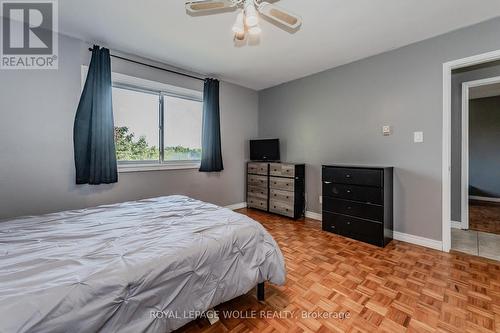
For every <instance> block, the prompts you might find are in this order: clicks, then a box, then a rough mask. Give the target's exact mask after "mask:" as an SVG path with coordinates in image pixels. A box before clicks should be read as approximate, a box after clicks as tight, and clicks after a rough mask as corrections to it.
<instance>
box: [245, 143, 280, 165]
mask: <svg viewBox="0 0 500 333" xmlns="http://www.w3.org/2000/svg"><path fill="white" fill-rule="evenodd" d="M250 160H252V161H279V160H280V140H279V139H265V140H250Z"/></svg>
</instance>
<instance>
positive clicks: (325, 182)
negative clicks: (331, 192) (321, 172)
mask: <svg viewBox="0 0 500 333" xmlns="http://www.w3.org/2000/svg"><path fill="white" fill-rule="evenodd" d="M323 183H324V184H331V183H332V182H327V181H324V182H323Z"/></svg>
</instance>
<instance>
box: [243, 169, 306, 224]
mask: <svg viewBox="0 0 500 333" xmlns="http://www.w3.org/2000/svg"><path fill="white" fill-rule="evenodd" d="M304 176H305V165H304V164H294V163H266V162H248V164H247V206H248V207H250V208H257V209H261V210H264V211H266V212H271V213H275V214H279V215H284V216H288V217H291V218H294V219H298V218H300V217H302V216H303V215H304V205H305V200H304V197H305V195H304V190H305V184H304Z"/></svg>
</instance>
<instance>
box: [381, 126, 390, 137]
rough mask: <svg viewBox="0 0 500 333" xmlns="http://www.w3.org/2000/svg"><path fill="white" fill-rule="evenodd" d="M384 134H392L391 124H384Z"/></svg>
mask: <svg viewBox="0 0 500 333" xmlns="http://www.w3.org/2000/svg"><path fill="white" fill-rule="evenodd" d="M382 134H383V135H384V136H388V135H391V134H392V128H391V126H390V125H384V126H382Z"/></svg>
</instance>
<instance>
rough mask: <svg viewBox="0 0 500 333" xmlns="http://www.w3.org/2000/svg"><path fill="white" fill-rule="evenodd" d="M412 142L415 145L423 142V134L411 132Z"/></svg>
mask: <svg viewBox="0 0 500 333" xmlns="http://www.w3.org/2000/svg"><path fill="white" fill-rule="evenodd" d="M413 142H415V143H422V142H424V132H413Z"/></svg>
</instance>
